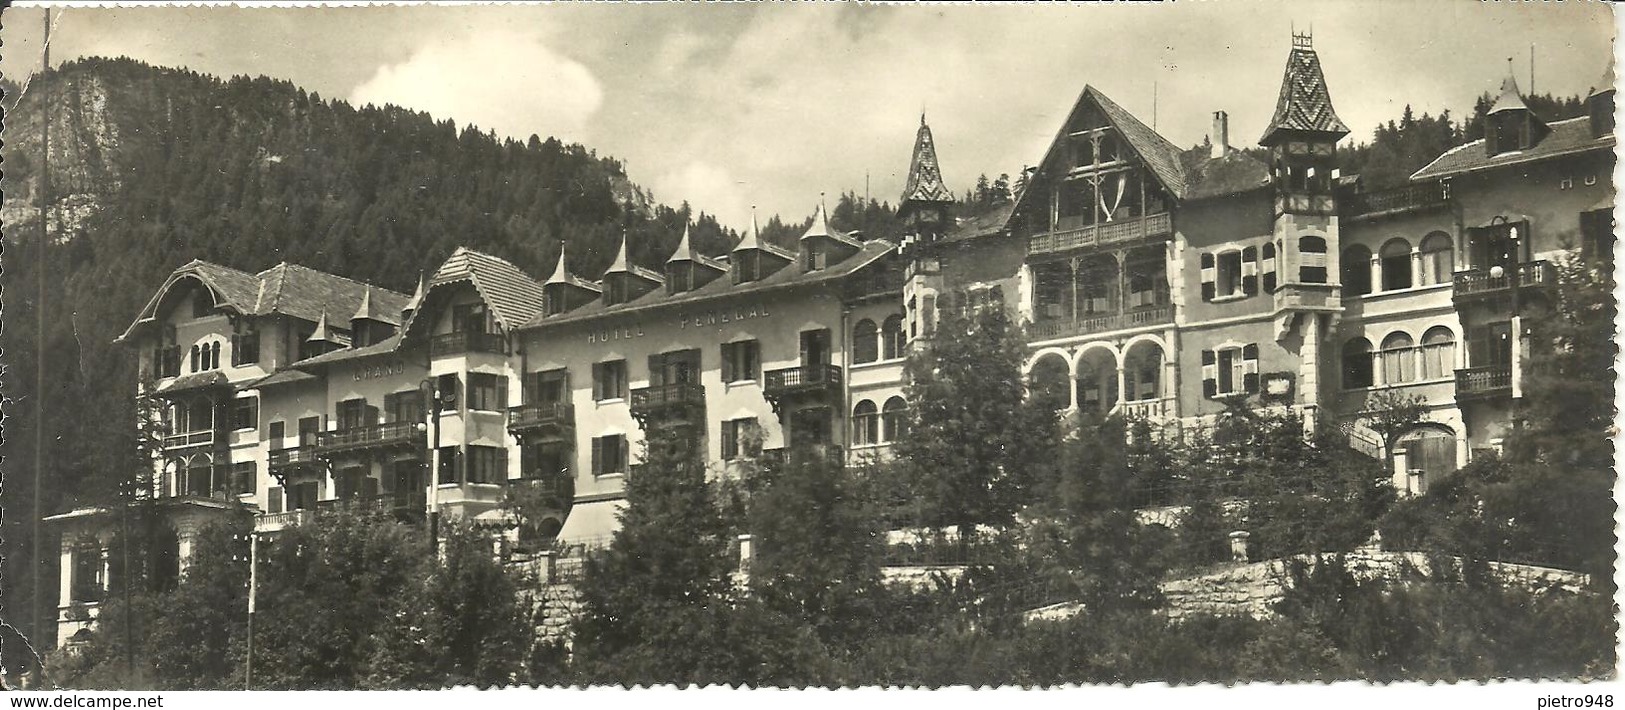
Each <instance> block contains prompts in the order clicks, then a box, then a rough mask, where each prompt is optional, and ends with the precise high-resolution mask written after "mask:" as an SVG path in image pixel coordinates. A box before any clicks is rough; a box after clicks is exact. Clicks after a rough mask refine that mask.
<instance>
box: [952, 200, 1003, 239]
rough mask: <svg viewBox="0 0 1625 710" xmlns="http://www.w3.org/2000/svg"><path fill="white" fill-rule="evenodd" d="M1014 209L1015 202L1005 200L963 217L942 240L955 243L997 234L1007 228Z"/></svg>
mask: <svg viewBox="0 0 1625 710" xmlns="http://www.w3.org/2000/svg"><path fill="white" fill-rule="evenodd" d="M1015 207H1016V201H1015V200H1006V201H1005V202H1003V203H1002V204H998V205H994V206H993V207H992V208H990V209H987V210H985V211H983V212H981V213H980V214H976V215H973V216H968V217H964V218H963V219H960V220H959V221H958V223H956V224H955V225H954V226H953V227H952V228H951V229H949V230H948V233H947V234H945V235H943V240H944V241H949V242H957V241H963V240H966V239H978V238H981V237H988V236H992V235H995V234H999V233H1001V232H1003V231H1004V230H1005V228H1006V227H1008V226H1009V224H1010V215H1011V214H1013V213H1014V212H1015Z"/></svg>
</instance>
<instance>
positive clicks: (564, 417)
mask: <svg viewBox="0 0 1625 710" xmlns="http://www.w3.org/2000/svg"><path fill="white" fill-rule="evenodd" d="M575 423H576V409H575V407H573V406H571V405H569V404H566V403H564V402H535V403H531V404H521V405H519V406H517V407H509V408H508V432H509V433H512V434H531V433H535V434H555V435H560V436H562V435H563V434H565V433H566V432H568V431H570V430H571V429H574V428H575Z"/></svg>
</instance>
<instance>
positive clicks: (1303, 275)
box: [1298, 236, 1326, 284]
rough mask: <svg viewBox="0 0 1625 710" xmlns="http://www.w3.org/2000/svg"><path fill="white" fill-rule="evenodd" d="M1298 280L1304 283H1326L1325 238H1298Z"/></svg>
mask: <svg viewBox="0 0 1625 710" xmlns="http://www.w3.org/2000/svg"><path fill="white" fill-rule="evenodd" d="M1298 260H1299V261H1298V280H1299V281H1301V282H1303V283H1306V284H1323V283H1326V240H1325V239H1323V238H1321V237H1314V236H1310V237H1299V238H1298Z"/></svg>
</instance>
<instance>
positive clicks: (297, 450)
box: [266, 446, 322, 470]
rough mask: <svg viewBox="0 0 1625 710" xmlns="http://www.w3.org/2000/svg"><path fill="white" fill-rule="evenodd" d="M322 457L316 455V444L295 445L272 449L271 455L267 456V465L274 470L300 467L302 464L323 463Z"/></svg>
mask: <svg viewBox="0 0 1625 710" xmlns="http://www.w3.org/2000/svg"><path fill="white" fill-rule="evenodd" d="M321 463H322V461H321V458H319V457H318V456H316V447H314V446H295V447H292V448H287V449H271V455H270V456H268V457H267V458H266V465H267V466H269V467H270V468H271V469H272V470H277V469H285V468H298V467H300V466H318V465H321Z"/></svg>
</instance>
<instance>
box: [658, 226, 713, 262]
mask: <svg viewBox="0 0 1625 710" xmlns="http://www.w3.org/2000/svg"><path fill="white" fill-rule="evenodd" d="M679 261H692V262H694V263H696V264H702V265H704V266H707V267H710V268H712V269H716V270H717V271H727V270H728V266H727V265H726V264H723V263H722V262H720V261H717V260H716V259H713V258H711V257H709V256H706V255H704V254H701V253H699V252H698V251H695V250H694V245H693V243H692V242H691V241H690V240H689V238H688V226H687V225H684V226H683V238H682V239H680V240H678V242H677V248H676V249H674V250H672V252H671V258H670V259H667V260H666V263H667V264H673V263H676V262H679Z"/></svg>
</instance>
